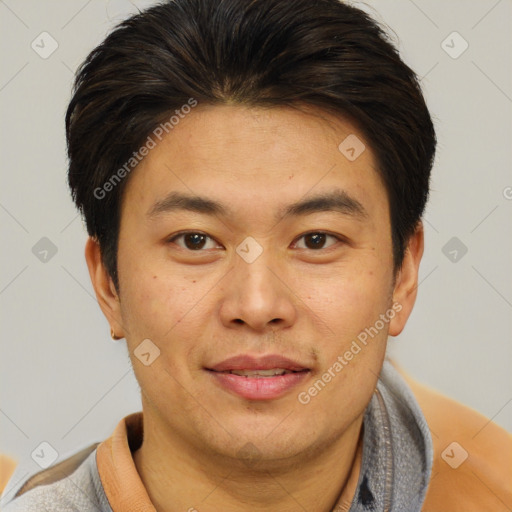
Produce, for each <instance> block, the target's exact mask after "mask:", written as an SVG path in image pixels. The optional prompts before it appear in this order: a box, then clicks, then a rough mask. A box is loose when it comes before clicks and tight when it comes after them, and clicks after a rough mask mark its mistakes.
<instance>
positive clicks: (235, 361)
mask: <svg viewBox="0 0 512 512" xmlns="http://www.w3.org/2000/svg"><path fill="white" fill-rule="evenodd" d="M205 369H206V370H208V371H209V373H210V374H211V375H212V376H213V378H214V379H215V381H216V382H217V383H218V384H219V385H220V386H221V387H222V388H224V389H226V390H228V391H230V392H232V393H235V394H237V395H239V396H241V397H242V398H245V399H247V400H272V399H275V398H278V397H280V396H282V395H284V394H285V393H286V392H287V391H289V390H290V389H291V388H292V387H294V386H296V385H297V384H299V383H300V382H302V381H303V380H304V379H305V378H306V376H307V375H308V374H309V372H310V369H309V368H306V367H305V366H303V365H301V364H300V363H297V362H296V361H292V360H291V359H288V358H287V357H283V356H280V355H275V354H270V355H267V356H263V357H252V356H249V355H241V356H235V357H230V358H229V359H226V360H225V361H222V362H221V363H219V364H216V365H215V366H213V367H212V368H205ZM274 369H275V370H276V373H282V372H283V371H284V372H285V373H283V374H282V375H269V373H271V372H269V370H274ZM245 370H247V372H245V373H250V375H248V376H244V375H236V374H234V373H231V372H232V371H236V372H237V373H239V372H244V371H245ZM258 370H262V372H261V374H258Z"/></svg>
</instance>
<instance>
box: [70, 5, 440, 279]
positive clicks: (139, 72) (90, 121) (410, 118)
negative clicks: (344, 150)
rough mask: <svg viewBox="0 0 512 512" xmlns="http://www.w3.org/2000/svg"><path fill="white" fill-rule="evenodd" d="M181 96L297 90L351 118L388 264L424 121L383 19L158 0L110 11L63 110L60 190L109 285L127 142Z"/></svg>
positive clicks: (296, 94)
mask: <svg viewBox="0 0 512 512" xmlns="http://www.w3.org/2000/svg"><path fill="white" fill-rule="evenodd" d="M191 101H192V102H196V104H197V102H198V103H200V104H212V105H220V104H227V103H229V104H235V105H236V104H238V105H244V106H254V107H257V106H265V107H274V106H291V107H297V106H298V105H301V104H302V105H304V104H306V105H310V106H312V107H316V108H317V109H320V111H325V112H328V113H331V114H335V115H339V116H341V117H345V118H347V119H349V120H351V121H352V122H354V123H356V125H357V127H358V128H359V130H360V131H361V133H362V134H363V135H364V137H365V140H366V141H367V142H368V143H369V145H370V147H371V148H372V150H373V152H374V154H375V155H376V159H377V164H378V169H377V172H379V174H380V176H381V178H382V179H383V182H384V183H385V187H386V192H387V196H388V199H389V204H390V219H391V227H392V241H393V258H394V264H395V270H396V269H398V268H399V267H400V266H401V263H402V261H403V257H404V254H405V248H406V246H407V241H408V239H409V237H410V236H411V235H412V233H413V232H414V231H415V229H416V226H417V224H418V222H419V220H420V219H421V216H422V214H423V211H424V208H425V204H426V201H427V198H428V191H429V177H430V171H431V168H432V165H433V160H434V155H435V148H436V135H435V130H434V127H433V123H432V120H431V117H430V114H429V111H428V109H427V106H426V104H425V100H424V97H423V94H422V92H421V87H420V84H419V80H418V77H417V76H416V74H415V73H414V72H413V71H412V70H411V69H410V68H409V67H408V66H407V65H406V64H405V63H404V62H403V61H402V60H401V58H400V56H399V53H398V50H397V49H396V48H395V46H394V45H393V43H392V42H391V40H390V38H389V36H388V34H387V33H386V31H385V30H384V29H383V28H382V27H381V26H380V25H379V24H378V23H377V22H376V21H375V20H373V19H372V18H371V17H370V16H369V15H368V14H366V13H365V12H364V11H362V10H360V9H357V8H355V7H353V6H350V5H347V4H346V3H343V2H341V1H339V0H293V1H292V0H171V1H166V2H162V3H160V4H158V5H155V6H153V7H151V8H149V9H147V10H145V11H142V12H140V13H138V14H136V15H134V16H132V17H131V18H129V19H127V20H125V21H123V22H121V23H120V24H119V25H117V27H115V29H114V30H113V31H112V32H111V33H110V34H109V35H108V36H107V37H106V39H105V40H104V41H103V42H102V43H101V44H100V45H99V46H97V47H96V48H95V49H94V50H93V51H92V52H91V53H90V54H89V55H88V57H87V58H86V60H85V61H84V62H83V63H82V65H81V66H80V68H79V70H78V71H77V76H76V80H75V84H74V89H73V96H72V99H71V101H70V103H69V106H68V109H67V113H66V139H67V147H68V157H69V172H68V182H69V186H70V188H71V193H72V197H73V200H74V201H75V203H76V205H77V207H78V208H79V210H80V211H81V213H82V214H83V216H84V218H85V223H86V226H87V230H88V233H89V235H90V236H93V237H94V238H96V240H97V241H98V243H99V245H100V249H101V253H102V258H103V262H104V263H105V266H106V268H107V271H108V272H109V274H110V275H111V277H112V278H113V281H114V283H115V285H116V288H118V276H117V245H118V235H119V227H120V205H121V199H122V192H123V189H124V186H125V185H126V182H127V179H128V178H127V177H126V176H127V174H128V172H129V170H130V169H131V168H132V167H133V166H134V165H135V164H136V163H137V162H136V160H134V155H135V154H136V153H137V150H138V149H139V148H141V146H143V144H144V141H146V140H147V137H148V135H149V134H151V133H152V132H153V131H154V130H155V128H157V127H158V126H159V125H160V124H161V123H163V122H166V120H167V125H169V124H170V123H169V121H168V120H169V119H170V118H171V116H172V115H173V114H174V113H176V114H178V112H180V111H181V108H182V107H183V106H184V105H191V104H192V103H191ZM171 124H172V123H171ZM340 142H341V141H340ZM137 155H138V153H137ZM139 156H140V155H139ZM127 162H131V163H130V167H129V168H127V165H126V164H127ZM123 168H124V169H125V172H121V169H123ZM116 173H117V174H116ZM113 178H117V179H116V181H113ZM121 178H123V179H121Z"/></svg>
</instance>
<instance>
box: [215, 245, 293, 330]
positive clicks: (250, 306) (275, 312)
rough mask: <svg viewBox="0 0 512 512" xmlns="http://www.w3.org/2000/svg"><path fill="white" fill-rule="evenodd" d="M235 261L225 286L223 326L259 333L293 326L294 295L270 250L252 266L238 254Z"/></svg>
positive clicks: (222, 305)
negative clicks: (244, 327) (244, 328)
mask: <svg viewBox="0 0 512 512" xmlns="http://www.w3.org/2000/svg"><path fill="white" fill-rule="evenodd" d="M234 260H235V261H234V268H233V269H232V271H231V272H229V274H228V276H227V280H228V283H227V284H226V285H225V287H224V296H223V299H222V304H221V308H220V315H221V321H222V323H223V324H224V325H225V326H226V327H229V328H233V327H237V326H239V327H242V326H247V327H250V328H251V329H252V330H254V331H259V332H263V331H266V330H275V328H277V327H279V328H285V327H289V326H291V325H293V323H294V322H295V319H296V315H297V311H296V306H295V303H294V298H295V294H294V292H293V290H292V289H291V287H290V286H289V284H287V283H286V273H285V272H283V269H282V265H279V262H277V261H276V260H275V258H273V257H272V255H271V251H270V250H263V253H262V254H261V255H260V256H259V257H258V258H257V259H256V261H253V262H252V263H249V262H247V261H245V260H244V259H243V258H242V257H240V256H239V255H238V254H236V255H235V256H234ZM295 302H296V298H295Z"/></svg>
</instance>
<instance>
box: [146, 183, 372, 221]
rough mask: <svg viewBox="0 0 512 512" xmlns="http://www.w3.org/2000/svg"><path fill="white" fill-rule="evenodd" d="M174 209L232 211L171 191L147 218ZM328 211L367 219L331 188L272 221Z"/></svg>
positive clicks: (357, 205) (359, 207)
mask: <svg viewBox="0 0 512 512" xmlns="http://www.w3.org/2000/svg"><path fill="white" fill-rule="evenodd" d="M178 210H186V211H191V212H195V213H202V214H205V215H212V216H214V215H215V216H220V217H228V216H230V215H232V210H231V209H230V208H229V207H228V206H226V205H223V204H222V203H219V202H217V201H214V200H212V199H209V198H207V197H201V196H196V195H190V194H184V193H182V192H171V193H170V194H168V195H167V196H166V197H165V198H163V199H161V200H159V201H157V202H156V203H155V204H154V205H153V206H152V207H151V208H150V210H149V211H148V216H149V217H150V218H156V217H159V216H160V215H162V214H166V213H170V212H173V211H178ZM329 211H336V212H338V213H341V214H343V215H348V216H351V217H354V218H357V219H364V218H366V217H368V213H367V211H366V209H365V208H364V206H363V205H362V204H361V203H360V202H359V201H358V200H357V199H355V198H354V197H352V196H350V195H349V194H348V193H347V192H345V191H344V190H341V189H335V190H333V191H330V192H325V193H322V194H318V195H315V196H311V197H309V198H307V199H303V200H300V201H298V202H296V203H292V204H290V205H288V206H285V207H283V208H281V209H280V210H279V212H278V213H277V214H276V220H280V219H282V218H283V217H284V216H287V215H291V216H300V215H308V214H312V213H317V212H329Z"/></svg>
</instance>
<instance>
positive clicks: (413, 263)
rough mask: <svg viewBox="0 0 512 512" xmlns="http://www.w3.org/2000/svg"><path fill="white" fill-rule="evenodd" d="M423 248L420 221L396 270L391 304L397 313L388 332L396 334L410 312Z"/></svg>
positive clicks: (400, 329) (414, 296) (416, 287)
mask: <svg viewBox="0 0 512 512" xmlns="http://www.w3.org/2000/svg"><path fill="white" fill-rule="evenodd" d="M423 248H424V232H423V223H422V222H421V221H420V222H419V223H418V225H417V226H416V230H415V231H414V233H413V234H412V235H411V237H410V238H409V241H408V244H407V248H406V250H405V255H404V259H403V262H402V266H401V267H400V270H399V271H398V275H397V278H396V282H395V287H394V291H393V304H397V305H400V308H398V307H397V308H396V311H398V314H397V315H395V317H394V318H393V319H392V320H391V321H390V323H389V331H388V334H389V335H390V336H398V335H399V334H400V333H401V332H402V330H403V329H404V327H405V324H406V322H407V319H408V318H409V315H410V314H411V312H412V308H413V307H414V303H415V302H416V295H417V291H418V273H419V268H420V262H421V258H422V256H423Z"/></svg>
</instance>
